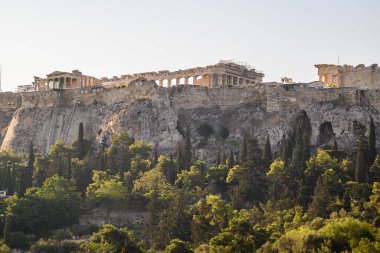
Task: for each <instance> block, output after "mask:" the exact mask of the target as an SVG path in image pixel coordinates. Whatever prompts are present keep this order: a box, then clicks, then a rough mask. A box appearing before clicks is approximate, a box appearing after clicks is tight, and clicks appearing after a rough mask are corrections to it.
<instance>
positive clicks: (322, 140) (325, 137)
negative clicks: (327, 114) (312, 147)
mask: <svg viewBox="0 0 380 253" xmlns="http://www.w3.org/2000/svg"><path fill="white" fill-rule="evenodd" d="M334 135H335V134H334V130H333V127H332V125H331V122H329V121H326V122H323V123H322V124H321V125H320V126H319V135H318V141H317V146H321V145H324V144H327V143H329V142H330V140H331V139H332V138H333V137H334Z"/></svg>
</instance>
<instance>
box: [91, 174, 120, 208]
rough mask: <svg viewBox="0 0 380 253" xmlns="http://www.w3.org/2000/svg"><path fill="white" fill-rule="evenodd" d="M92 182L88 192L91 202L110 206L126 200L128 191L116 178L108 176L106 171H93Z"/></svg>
mask: <svg viewBox="0 0 380 253" xmlns="http://www.w3.org/2000/svg"><path fill="white" fill-rule="evenodd" d="M92 181H93V183H91V184H90V185H89V186H88V187H87V192H86V196H87V198H88V199H89V200H91V201H93V202H95V203H102V204H106V205H109V204H112V203H115V202H117V201H121V200H124V199H125V197H126V193H127V190H126V188H125V187H124V186H123V184H122V182H121V181H120V180H119V179H118V178H117V177H116V176H108V175H107V174H106V172H104V171H93V177H92Z"/></svg>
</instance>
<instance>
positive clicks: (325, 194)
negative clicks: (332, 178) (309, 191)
mask: <svg viewBox="0 0 380 253" xmlns="http://www.w3.org/2000/svg"><path fill="white" fill-rule="evenodd" d="M330 199H331V195H330V193H329V191H328V189H327V186H326V185H324V182H323V178H322V176H320V177H319V178H318V179H317V184H316V186H315V188H314V195H313V200H312V202H311V203H310V206H309V210H308V213H309V215H310V217H312V218H315V217H322V218H327V216H328V214H329V213H328V210H327V209H326V207H327V206H328V204H329V202H330Z"/></svg>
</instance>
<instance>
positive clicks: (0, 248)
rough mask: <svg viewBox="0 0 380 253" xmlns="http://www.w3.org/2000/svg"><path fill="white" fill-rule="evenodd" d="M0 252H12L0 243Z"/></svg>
mask: <svg viewBox="0 0 380 253" xmlns="http://www.w3.org/2000/svg"><path fill="white" fill-rule="evenodd" d="M0 252H1V253H12V252H13V251H12V250H11V249H10V248H9V247H8V246H7V245H5V244H3V243H0Z"/></svg>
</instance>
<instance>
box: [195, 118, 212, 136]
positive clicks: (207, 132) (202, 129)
mask: <svg viewBox="0 0 380 253" xmlns="http://www.w3.org/2000/svg"><path fill="white" fill-rule="evenodd" d="M197 132H198V134H199V135H200V136H202V137H203V138H204V139H206V140H207V139H208V138H209V137H210V136H211V135H212V134H213V133H214V129H213V127H212V126H211V125H210V124H209V123H207V122H202V123H201V124H200V125H199V126H198V128H197Z"/></svg>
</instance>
